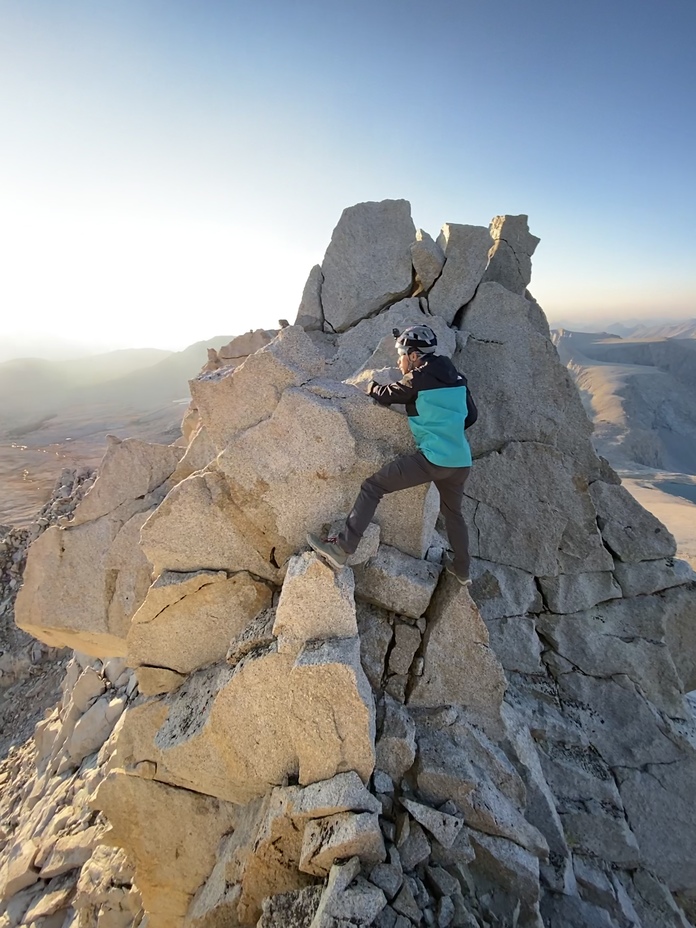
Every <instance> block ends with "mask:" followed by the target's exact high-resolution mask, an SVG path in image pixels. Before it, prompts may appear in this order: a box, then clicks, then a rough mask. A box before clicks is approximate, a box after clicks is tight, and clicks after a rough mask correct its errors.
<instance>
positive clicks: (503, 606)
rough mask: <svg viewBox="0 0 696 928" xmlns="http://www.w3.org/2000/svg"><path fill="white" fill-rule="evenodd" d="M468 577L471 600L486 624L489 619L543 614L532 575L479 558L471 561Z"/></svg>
mask: <svg viewBox="0 0 696 928" xmlns="http://www.w3.org/2000/svg"><path fill="white" fill-rule="evenodd" d="M469 574H470V576H471V580H472V584H471V598H472V599H473V600H474V602H475V603H476V605H477V606H478V608H479V612H480V613H481V618H482V619H483V620H484V621H485V622H486V623H488V620H489V619H500V618H502V617H503V616H513V615H514V616H521V615H524V614H525V613H527V612H541V611H542V608H543V604H542V599H541V594H540V593H539V590H538V589H537V586H536V583H535V580H534V575H533V574H531V573H527V572H526V571H524V570H519V569H518V568H517V567H507V566H505V565H504V564H496V563H493V562H492V561H484V560H482V559H481V558H478V557H473V558H472V559H471V568H470V571H469Z"/></svg>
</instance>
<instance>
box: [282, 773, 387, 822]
mask: <svg viewBox="0 0 696 928" xmlns="http://www.w3.org/2000/svg"><path fill="white" fill-rule="evenodd" d="M276 793H277V794H278V795H279V797H281V798H282V800H283V803H284V808H285V811H286V813H287V814H288V815H290V817H291V818H292V819H293V820H295V821H305V820H307V819H313V818H326V817H327V816H329V815H337V814H338V813H339V812H381V806H380V803H379V800H378V799H377V798H376V797H375V796H373V795H372V793H371V792H370V791H369V790H368V789H367V787H366V786H365V784H364V783H363V781H362V780H361V779H360V777H359V776H358V774H357V773H356V772H355V770H348V771H346V772H345V773H338V774H336V776H335V777H332V778H331V779H330V780H321V781H319V782H318V783H311V784H310V785H309V786H305V787H299V786H288V787H282V788H280V789H277V790H274V794H276Z"/></svg>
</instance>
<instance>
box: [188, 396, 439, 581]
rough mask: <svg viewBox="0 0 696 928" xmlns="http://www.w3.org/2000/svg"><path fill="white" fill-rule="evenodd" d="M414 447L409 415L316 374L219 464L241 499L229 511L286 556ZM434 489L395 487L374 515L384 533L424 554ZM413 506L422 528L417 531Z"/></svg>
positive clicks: (234, 494) (268, 546)
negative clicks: (389, 463)
mask: <svg viewBox="0 0 696 928" xmlns="http://www.w3.org/2000/svg"><path fill="white" fill-rule="evenodd" d="M412 448H413V445H412V440H411V438H410V433H409V430H408V425H407V423H406V421H405V420H404V417H402V416H400V415H398V414H397V413H395V412H393V411H391V410H389V409H386V408H384V407H380V406H377V405H376V404H375V403H373V402H372V401H371V400H369V399H368V398H367V397H366V396H365V395H364V394H363V393H361V392H360V391H359V390H357V389H355V388H354V387H348V386H345V387H341V386H340V385H338V384H335V383H331V382H323V381H321V382H320V381H314V382H313V384H312V385H311V389H310V388H308V389H288V390H286V391H285V393H284V394H283V396H282V398H281V400H280V402H279V404H278V406H277V407H276V410H275V412H274V413H273V415H272V416H271V418H270V419H268V420H267V421H265V422H262V423H260V424H259V425H257V426H256V427H254V428H252V429H248V430H247V431H246V432H245V433H244V434H243V435H240V436H239V437H238V438H237V440H236V441H235V442H233V443H232V444H231V445H230V446H229V447H228V448H227V449H226V451H225V452H224V453H223V454H221V455H220V456H219V457H218V459H217V461H216V464H215V466H216V468H217V469H218V470H219V471H220V473H221V474H222V475H224V477H225V481H226V484H227V486H228V487H229V494H230V498H231V499H233V500H234V501H235V503H236V508H235V513H231V514H230V518H231V519H232V518H233V519H235V520H236V521H237V522H238V523H239V524H244V526H245V527H246V532H247V537H250V538H252V539H253V540H254V543H255V544H257V545H258V547H259V549H262V546H265V550H267V551H268V555H267V556H268V558H269V560H270V558H271V552H272V553H273V558H274V559H275V561H276V563H278V564H282V563H283V562H284V561H285V560H286V559H287V558H288V557H290V556H291V555H293V554H295V553H296V552H297V551H298V550H299V549H300V548H302V547H304V546H305V544H306V540H305V539H306V535H307V533H308V532H313V533H317V534H321V532H322V527H323V526H324V525H326V524H331V523H332V522H333V521H334V520H336V519H340V518H345V516H346V515H347V513H348V512H349V511H350V509H351V507H352V505H353V503H354V501H355V498H356V496H357V494H358V491H359V489H360V485H361V484H362V482H363V480H365V479H366V478H367V477H369V476H371V474H373V473H374V472H375V471H376V470H378V469H379V468H380V467H381V466H383V465H384V464H385V463H387V461H389V460H391V459H392V458H393V457H395V456H396V454H398V453H400V452H402V451H403V450H409V451H410V450H412ZM204 476H207V475H204ZM190 479H192V480H195V479H196V478H195V477H193V478H190ZM436 495H437V494H436V493H435V496H433V493H432V491H431V490H430V488H429V487H427V486H422V487H414V488H413V489H410V490H405V491H403V492H402V493H394V494H390V495H389V496H388V497H387V498H386V499H385V500H383V501H382V503H381V504H380V506H379V508H378V510H377V514H376V516H375V521H376V522H377V523H378V524H379V525H380V529H381V538H382V540H383V541H385V542H386V543H387V544H392V545H393V544H395V543H396V544H397V545H398V546H399V547H400V548H401V549H402V550H404V551H405V553H407V554H415V555H416V556H420V555H421V554H422V553H424V551H425V550H427V547H428V545H429V544H430V532H431V531H432V527H433V526H434V524H435V519H436V518H437V509H436V508H435V498H436ZM417 512H420V513H422V517H423V523H422V530H421V533H420V534H419V533H418V532H415V531H414V530H413V524H414V513H417ZM228 531H229V530H228ZM426 536H427V538H426ZM257 538H258V542H257V541H256V539H257ZM248 569H251V570H252V571H253V572H254V573H261V575H262V576H268V573H267V572H266V573H265V574H264V573H263V572H262V571H259V570H256V569H254V568H253V567H249V568H248Z"/></svg>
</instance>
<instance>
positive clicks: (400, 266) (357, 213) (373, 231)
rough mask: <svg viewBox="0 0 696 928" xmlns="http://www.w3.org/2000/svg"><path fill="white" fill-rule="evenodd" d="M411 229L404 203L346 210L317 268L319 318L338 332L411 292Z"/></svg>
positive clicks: (386, 202) (370, 204) (363, 205)
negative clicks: (320, 280) (320, 284)
mask: <svg viewBox="0 0 696 928" xmlns="http://www.w3.org/2000/svg"><path fill="white" fill-rule="evenodd" d="M415 233H416V229H415V226H414V225H413V220H412V219H411V205H410V203H408V201H407V200H382V201H381V202H368V203H358V204H357V205H356V206H351V207H348V208H347V209H345V210H344V211H343V213H342V215H341V218H340V219H339V221H338V225H337V226H336V228H335V229H334V231H333V235H332V236H331V242H330V244H329V247H328V248H327V249H326V254H325V255H324V260H323V262H322V265H321V269H322V272H323V274H324V284H323V287H322V293H321V297H322V305H323V310H324V320H325V323H326V324H328V325H329V326H330V327H331V329H332V330H333V331H336V332H343V331H344V330H345V329H348V328H350V327H351V326H352V325H355V323H356V322H359V321H360V320H361V319H364V318H365V317H366V316H370V315H372V314H373V313H376V312H378V311H379V310H380V309H384V307H385V306H388V305H389V304H390V303H394V302H396V301H397V300H399V299H401V298H402V297H404V296H407V295H408V294H409V293H410V291H411V286H412V277H413V269H412V266H411V251H410V248H411V243H412V242H413V239H414V237H415Z"/></svg>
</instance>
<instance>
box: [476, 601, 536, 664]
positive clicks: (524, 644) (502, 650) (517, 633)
mask: <svg viewBox="0 0 696 928" xmlns="http://www.w3.org/2000/svg"><path fill="white" fill-rule="evenodd" d="M485 621H486V627H487V628H488V637H489V645H490V647H491V650H492V651H494V652H495V656H496V657H497V658H498V660H499V661H500V663H501V664H502V665H503V667H504V668H505V670H508V671H509V670H512V671H515V672H517V673H529V674H541V673H544V668H543V666H542V663H541V659H540V658H541V642H540V641H539V636H538V635H537V633H536V626H535V621H534V619H533V618H531V617H530V616H526V615H514V616H504V617H503V618H500V619H486V620H485Z"/></svg>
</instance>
